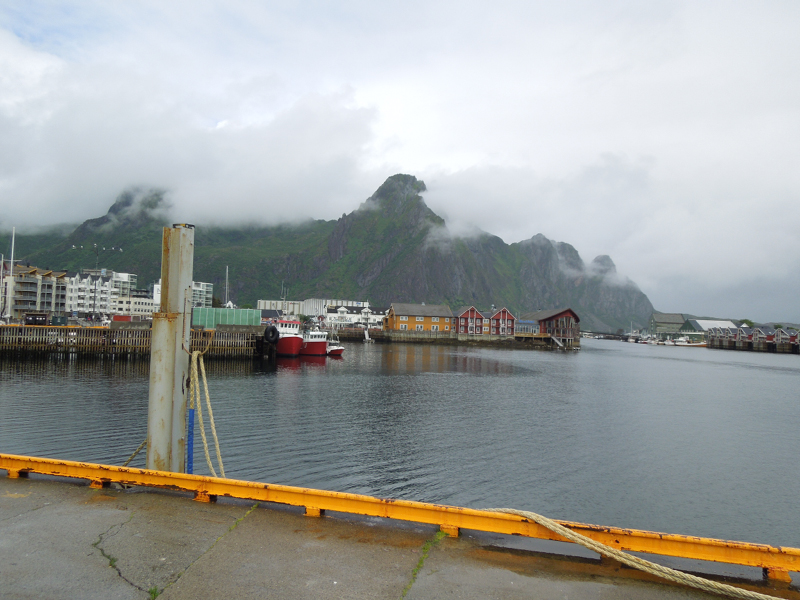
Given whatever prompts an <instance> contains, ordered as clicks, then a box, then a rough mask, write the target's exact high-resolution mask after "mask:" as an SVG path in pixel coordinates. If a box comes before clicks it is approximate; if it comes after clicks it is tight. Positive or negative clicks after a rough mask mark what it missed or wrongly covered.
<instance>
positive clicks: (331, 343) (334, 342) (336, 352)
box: [328, 333, 344, 356]
mask: <svg viewBox="0 0 800 600" xmlns="http://www.w3.org/2000/svg"><path fill="white" fill-rule="evenodd" d="M342 354H344V346H342V344H341V342H339V336H338V335H336V334H335V333H331V335H330V339H329V340H328V356H341V355H342Z"/></svg>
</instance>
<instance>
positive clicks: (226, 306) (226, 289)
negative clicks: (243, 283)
mask: <svg viewBox="0 0 800 600" xmlns="http://www.w3.org/2000/svg"><path fill="white" fill-rule="evenodd" d="M225 308H228V265H225Z"/></svg>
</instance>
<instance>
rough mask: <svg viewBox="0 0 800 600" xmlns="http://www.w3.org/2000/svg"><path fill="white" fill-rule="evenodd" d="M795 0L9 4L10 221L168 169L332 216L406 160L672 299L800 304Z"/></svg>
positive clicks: (507, 222)
mask: <svg viewBox="0 0 800 600" xmlns="http://www.w3.org/2000/svg"><path fill="white" fill-rule="evenodd" d="M798 28H800V5H798V4H796V3H793V2H781V1H775V2H765V3H760V4H759V5H758V6H754V5H750V4H747V3H737V2H733V3H731V2H725V3H717V2H698V3H691V4H685V3H681V2H673V1H661V2H659V1H656V2H652V3H647V4H636V3H633V4H631V3H627V2H608V3H592V2H565V3H545V2H499V3H494V4H493V6H492V8H491V9H486V7H483V8H481V9H480V10H478V9H477V8H476V9H472V8H470V7H469V6H465V5H463V4H461V3H459V4H456V3H450V2H434V3H421V2H420V3H414V2H411V3H403V4H402V5H401V4H399V3H397V4H391V3H390V4H384V3H378V4H376V3H361V2H344V3H339V4H337V5H336V6H335V7H333V6H329V5H326V4H318V5H317V4H315V5H310V6H304V7H300V6H298V7H293V6H286V7H273V6H269V5H262V4H260V3H256V2H246V1H243V2H238V3H234V4H230V3H226V4H222V3H215V2H204V3H181V2H175V3H169V4H168V5H163V4H162V3H156V2H131V3H126V4H124V5H108V4H106V3H99V2H97V3H93V2H81V3H60V4H59V5H58V6H55V5H52V4H51V3H37V2H24V3H22V2H20V3H14V2H11V3H7V4H5V5H4V6H3V7H0V207H2V211H0V228H3V229H6V228H9V227H10V226H11V225H17V226H18V227H20V228H24V227H32V226H36V225H42V224H47V223H55V222H64V221H69V222H77V221H82V220H84V219H87V218H92V217H96V216H99V215H101V214H104V213H105V211H106V210H107V209H108V207H109V205H110V204H111V202H113V199H114V198H116V196H117V195H118V194H119V193H120V191H121V190H123V189H127V188H130V187H132V186H142V187H157V188H163V189H167V190H169V198H170V201H171V203H172V205H173V207H174V208H173V209H174V211H175V216H176V218H180V219H181V220H187V221H188V220H192V221H194V222H197V223H204V222H206V223H211V222H213V223H231V224H238V223H247V222H256V221H257V222H263V223H270V222H285V221H292V220H298V219H302V218H306V217H309V216H311V217H314V218H325V219H331V218H336V217H338V216H339V215H341V214H342V213H343V212H350V211H352V210H354V209H355V208H356V207H357V206H358V204H359V203H360V201H362V200H363V199H364V198H366V197H367V196H369V195H370V194H371V193H372V192H373V191H374V190H375V189H376V188H377V187H378V186H379V185H380V184H381V183H382V182H383V180H384V179H385V178H386V177H387V176H389V175H391V174H394V173H397V172H406V173H412V174H414V175H416V176H417V177H419V178H421V179H424V180H425V182H426V184H427V186H428V189H429V192H428V193H426V195H425V197H426V202H427V203H428V204H429V206H430V207H431V208H432V209H433V210H434V211H436V212H437V213H439V214H441V215H442V216H443V217H445V218H446V219H447V221H448V229H449V230H450V231H453V232H456V233H461V234H463V235H468V234H469V232H471V231H474V229H475V228H476V227H477V228H480V229H483V230H485V231H488V232H491V233H494V234H496V235H499V236H500V237H502V238H503V239H504V240H505V241H506V242H513V241H519V240H522V239H526V238H530V237H532V236H533V235H534V234H536V233H543V234H545V235H546V236H547V237H549V238H551V239H557V240H563V241H566V242H569V243H571V244H573V245H574V246H575V247H576V248H578V250H580V252H581V254H582V255H583V256H584V257H587V256H588V257H592V256H596V255H602V254H608V255H610V256H611V257H612V258H613V259H614V262H615V263H616V264H617V267H618V269H619V271H620V272H621V273H624V274H625V275H627V276H629V277H630V278H631V279H632V280H634V281H635V282H636V283H637V284H638V285H639V287H640V288H641V289H642V290H643V291H644V292H645V293H647V294H648V296H649V297H650V298H651V300H652V301H653V303H654V305H655V306H656V307H657V308H659V309H661V310H665V311H684V312H692V313H695V314H709V315H719V316H733V317H736V316H738V317H746V316H749V317H751V318H754V319H764V320H767V319H777V320H794V321H800V308H798V306H797V302H796V301H795V300H794V298H796V297H797V296H798V292H800V283H796V282H797V281H798V277H797V273H798V267H799V266H800V234H798V229H797V224H798V223H799V222H800V202H798V195H800V171H798V169H797V168H796V165H797V164H800V79H798V78H797V76H796V74H797V73H798V72H800V36H797V35H796V31H797V30H798Z"/></svg>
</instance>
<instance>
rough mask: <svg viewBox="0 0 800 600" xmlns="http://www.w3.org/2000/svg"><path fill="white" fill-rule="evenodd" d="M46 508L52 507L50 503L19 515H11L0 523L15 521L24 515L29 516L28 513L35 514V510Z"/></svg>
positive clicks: (0, 520)
mask: <svg viewBox="0 0 800 600" xmlns="http://www.w3.org/2000/svg"><path fill="white" fill-rule="evenodd" d="M47 506H53V505H52V504H51V503H49V502H48V503H47V504H42V506H37V507H36V508H31V509H28V510H26V511H25V512H21V513H18V514H16V515H11V516H10V517H6V518H5V519H0V523H5V522H6V521H10V520H12V519H16V518H17V517H22V516H25V515H29V514H30V513H32V512H36V511H37V510H42V509H43V508H45V507H47Z"/></svg>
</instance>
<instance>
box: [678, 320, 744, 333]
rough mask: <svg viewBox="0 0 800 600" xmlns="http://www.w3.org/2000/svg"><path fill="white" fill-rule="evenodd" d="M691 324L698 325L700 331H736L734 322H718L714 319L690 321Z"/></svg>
mask: <svg viewBox="0 0 800 600" xmlns="http://www.w3.org/2000/svg"><path fill="white" fill-rule="evenodd" d="M689 323H692V324H694V325H697V327H699V329H698V331H700V330H702V331H708V330H709V329H711V328H712V327H733V328H734V329H736V325H735V324H734V323H733V321H721V320H720V321H716V320H712V319H689Z"/></svg>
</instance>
